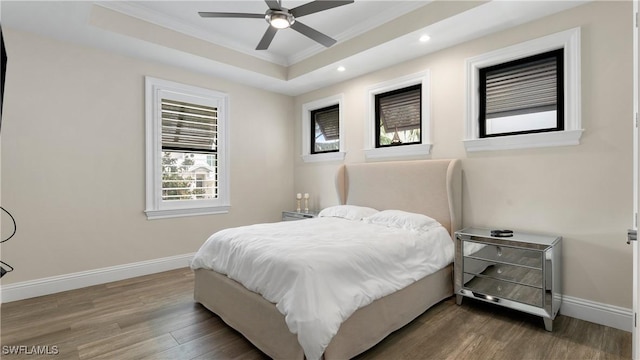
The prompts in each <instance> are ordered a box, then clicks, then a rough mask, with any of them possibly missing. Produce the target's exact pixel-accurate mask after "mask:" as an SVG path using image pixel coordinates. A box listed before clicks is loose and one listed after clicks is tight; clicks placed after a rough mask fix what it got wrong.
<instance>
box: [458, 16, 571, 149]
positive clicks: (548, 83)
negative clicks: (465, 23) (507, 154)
mask: <svg viewBox="0 0 640 360" xmlns="http://www.w3.org/2000/svg"><path fill="white" fill-rule="evenodd" d="M466 71H467V106H466V109H467V114H466V120H465V139H464V145H465V148H466V149H467V151H485V150H504V149H519V148H532V147H548V146H565V145H577V144H579V143H580V137H581V136H582V132H583V130H582V127H581V116H580V28H575V29H570V30H566V31H563V32H560V33H556V34H552V35H548V36H545V37H541V38H538V39H534V40H530V41H527V42H524V43H521V44H517V45H514V46H510V47H507V48H504V49H499V50H496V51H492V52H490V53H487V54H482V55H480V56H476V57H474V58H470V59H467V61H466Z"/></svg>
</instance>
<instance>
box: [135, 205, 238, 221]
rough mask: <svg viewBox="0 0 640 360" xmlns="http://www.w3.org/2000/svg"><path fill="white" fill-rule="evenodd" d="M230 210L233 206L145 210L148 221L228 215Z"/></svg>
mask: <svg viewBox="0 0 640 360" xmlns="http://www.w3.org/2000/svg"><path fill="white" fill-rule="evenodd" d="M230 208H231V206H211V207H203V208H189V209H166V210H145V213H146V214H147V220H156V219H168V218H175V217H185V216H198V215H212V214H226V213H228V212H229V209H230Z"/></svg>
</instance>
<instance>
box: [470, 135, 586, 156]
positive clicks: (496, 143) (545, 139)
mask: <svg viewBox="0 0 640 360" xmlns="http://www.w3.org/2000/svg"><path fill="white" fill-rule="evenodd" d="M583 131H584V130H565V131H555V132H546V133H535V134H523V135H512V136H501V137H491V138H482V139H469V140H464V147H465V149H466V150H467V151H468V152H475V151H495V150H511V149H528V148H541V147H552V146H568V145H579V144H580V137H581V136H582V132H583Z"/></svg>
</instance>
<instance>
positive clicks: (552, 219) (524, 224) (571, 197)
mask: <svg viewBox="0 0 640 360" xmlns="http://www.w3.org/2000/svg"><path fill="white" fill-rule="evenodd" d="M631 8H632V6H631V2H606V3H603V2H597V3H591V4H587V5H583V6H580V7H578V8H575V9H572V10H568V11H566V12H563V13H560V14H556V15H553V16H551V17H548V18H545V19H542V20H538V21H535V22H532V23H529V24H525V25H522V26H519V27H517V28H515V29H511V30H508V31H504V32H501V33H498V34H494V35H490V36H487V37H484V38H481V39H478V40H474V41H470V42H468V43H465V44H462V45H459V46H455V47H452V48H449V49H446V50H443V51H440V52H437V53H434V54H431V55H428V56H425V57H422V58H420V59H417V60H413V61H410V62H407V63H404V64H401V65H398V66H394V67H391V68H388V69H385V70H382V71H378V72H375V73H373V74H369V75H366V76H363V77H360V78H357V79H354V80H351V81H347V82H345V83H342V84H339V85H336V86H332V87H329V88H325V89H321V90H318V91H314V92H312V93H308V94H305V95H302V96H298V97H297V98H296V101H295V109H296V110H295V111H296V114H295V116H296V117H297V119H298V120H297V121H296V124H297V125H296V133H297V134H300V132H301V129H300V121H301V109H302V104H304V103H306V102H309V101H313V100H316V99H321V98H324V97H327V96H331V95H335V94H339V93H344V116H345V121H346V124H345V132H344V133H345V145H346V151H347V157H346V160H345V162H346V163H354V162H356V163H357V162H363V161H365V158H364V153H363V151H362V149H363V142H364V123H365V121H366V119H365V116H366V100H367V99H366V90H367V88H368V87H370V86H371V85H374V84H376V83H380V82H383V81H387V80H391V79H394V78H396V77H400V76H403V75H408V74H413V73H416V72H419V71H422V70H424V69H430V74H431V119H432V142H433V144H434V146H433V149H432V155H431V156H430V158H433V159H438V158H461V159H463V171H464V184H463V193H464V194H463V222H464V225H465V226H470V225H474V226H484V227H492V228H513V229H519V230H525V231H535V232H541V233H549V234H558V235H562V236H563V237H564V256H563V260H564V277H563V279H564V291H563V292H564V294H566V295H569V296H573V297H577V298H581V299H587V300H591V301H596V302H601V303H605V304H610V305H616V306H622V307H626V308H630V307H631V300H632V298H631V271H632V257H631V248H630V247H629V246H627V245H626V244H625V233H626V229H627V228H628V227H630V226H631V219H632V214H631V213H632V199H631V196H632V181H631V180H632V168H631V167H632V127H631V113H632V76H631V74H632V51H631V50H632V41H631V40H632V22H631V18H632V17H631V10H632V9H631ZM577 26H580V27H581V28H582V124H583V128H584V129H585V132H584V134H583V137H582V142H581V144H580V145H579V146H566V147H555V148H545V149H529V150H511V151H496V152H483V153H466V152H465V149H464V146H463V144H462V141H461V140H462V138H463V130H464V127H463V122H464V115H465V100H464V96H465V74H464V61H465V59H467V58H469V57H473V56H476V55H479V54H483V53H485V52H488V51H491V50H495V49H499V48H502V47H506V46H509V45H512V44H517V43H519V42H523V41H526V40H529V39H533V38H536V37H540V36H544V35H548V34H551V33H554V32H558V31H562V30H566V29H570V28H573V27H577ZM434 36H437V35H434ZM427 45H428V44H427ZM296 138H297V139H298V141H297V142H296V144H295V149H294V151H295V154H296V155H299V154H300V152H301V149H300V146H301V145H300V140H299V137H296ZM296 159H297V160H296V163H295V175H294V177H295V191H296V192H309V193H311V194H312V202H313V205H314V207H318V208H322V207H325V206H328V205H333V204H336V203H337V202H338V199H337V196H336V194H335V190H334V187H333V181H334V174H335V170H336V168H337V167H338V166H339V163H324V164H318V163H303V162H302V160H301V159H300V157H299V156H296Z"/></svg>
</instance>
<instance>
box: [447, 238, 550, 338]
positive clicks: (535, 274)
mask: <svg viewBox="0 0 640 360" xmlns="http://www.w3.org/2000/svg"><path fill="white" fill-rule="evenodd" d="M455 243H456V253H455V262H454V277H455V281H454V291H455V294H456V302H457V304H458V305H461V304H462V299H463V297H469V298H475V299H479V300H482V301H486V302H490V303H493V304H497V305H501V306H505V307H509V308H512V309H515V310H519V311H524V312H527V313H529V314H533V315H538V316H541V317H542V318H543V319H544V326H545V329H546V330H547V331H551V330H552V329H553V319H554V318H555V317H556V314H557V313H558V310H560V305H561V304H562V281H561V279H562V274H561V269H562V264H561V258H562V237H560V236H546V235H537V234H528V233H522V232H514V233H513V236H511V237H495V236H491V231H490V230H488V229H479V228H466V229H463V230H460V231H457V232H456V234H455Z"/></svg>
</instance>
